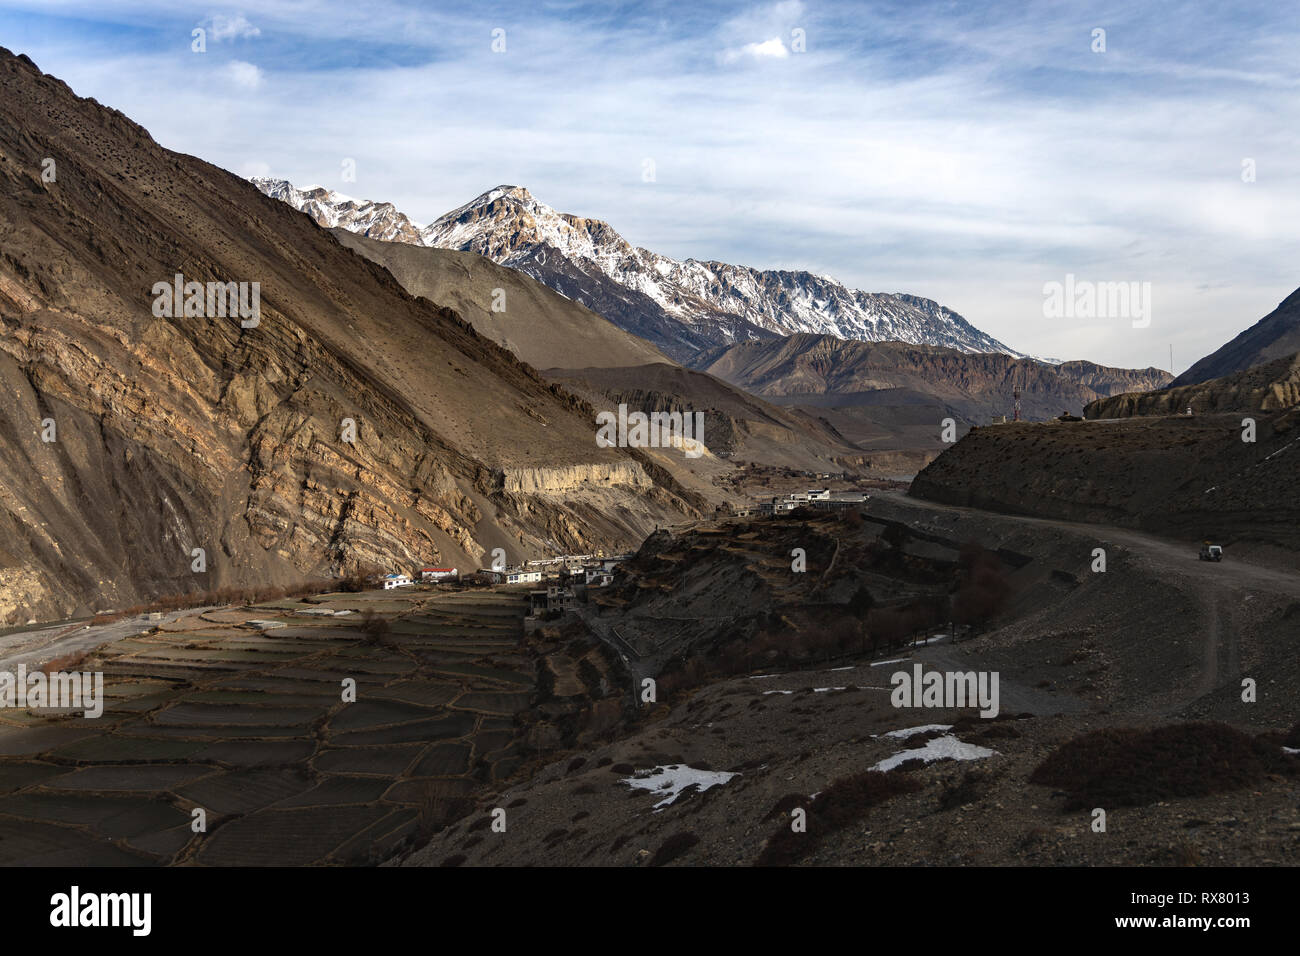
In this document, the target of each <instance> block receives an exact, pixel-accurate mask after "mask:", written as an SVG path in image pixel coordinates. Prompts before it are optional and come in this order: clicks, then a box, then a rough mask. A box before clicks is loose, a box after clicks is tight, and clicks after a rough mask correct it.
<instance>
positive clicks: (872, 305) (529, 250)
mask: <svg viewBox="0 0 1300 956" xmlns="http://www.w3.org/2000/svg"><path fill="white" fill-rule="evenodd" d="M253 182H254V185H256V186H257V187H258V188H259V189H260V190H262V192H264V193H266V194H267V195H269V196H273V197H274V198H277V199H283V200H284V201H286V202H289V203H290V204H291V205H293V206H294V207H295V208H297V209H300V210H302V211H304V212H307V213H308V215H311V216H312V217H313V218H315V219H316V221H317V222H319V223H320V224H321V225H327V226H342V227H343V228H346V229H348V230H349V231H353V232H362V233H363V234H364V235H368V236H371V237H373V238H378V239H389V240H390V241H400V242H412V243H415V244H417V245H426V246H435V247H439V248H444V249H458V250H464V251H470V252H476V253H478V254H480V255H483V256H486V257H487V258H489V259H492V260H493V261H494V262H497V263H499V264H501V265H505V266H509V267H512V268H516V269H519V270H520V271H523V272H526V273H527V274H529V275H531V276H533V278H535V279H538V280H540V281H542V282H544V283H545V284H547V285H549V286H551V287H552V288H553V289H555V290H556V291H558V292H560V293H561V294H563V295H565V296H567V297H569V298H572V299H575V300H576V301H578V302H581V303H582V304H583V305H585V306H587V307H588V308H591V309H592V310H593V311H595V312H598V313H601V314H603V315H605V316H606V318H609V319H610V320H611V321H614V322H615V323H616V324H619V325H622V326H623V327H624V328H627V329H628V330H629V331H632V332H634V333H636V334H642V335H647V337H651V338H652V340H654V341H656V344H659V345H660V346H661V347H666V348H670V349H671V348H672V347H673V346H674V345H675V346H676V350H677V351H678V353H679V354H681V353H686V352H690V351H692V350H693V349H697V348H699V347H704V346H708V345H722V344H730V343H731V342H734V341H736V340H737V339H745V338H757V337H774V336H784V335H791V334H794V333H798V332H810V333H815V334H825V335H833V336H836V337H838V338H842V339H860V340H864V341H870V342H877V341H886V340H894V341H901V342H908V343H912V344H920V345H941V346H947V347H950V348H956V349H959V350H961V351H964V352H1002V353H1006V354H1008V355H1012V356H1015V357H1018V358H1019V357H1024V356H1023V355H1022V353H1019V352H1016V351H1015V350H1013V349H1010V348H1008V347H1007V346H1006V345H1003V344H1002V343H1001V342H999V341H997V340H996V339H994V338H992V337H991V336H989V335H987V334H985V333H983V332H981V331H980V330H978V329H976V328H975V327H974V326H972V325H971V324H970V323H969V322H967V321H966V320H965V319H964V318H962V316H960V315H958V314H957V313H956V312H953V311H952V310H951V309H948V308H946V307H944V306H942V305H940V304H939V303H937V302H934V301H932V300H930V299H924V298H921V297H919V296H913V295H907V294H904V293H881V292H862V291H859V290H855V289H850V288H848V287H847V286H845V285H844V284H843V283H841V282H839V281H838V280H836V279H834V278H831V277H830V276H822V275H815V274H813V273H810V272H806V271H784V270H759V269H752V268H750V267H747V266H738V265H731V264H728V263H723V262H716V261H711V260H710V261H701V260H697V259H684V260H677V259H672V258H670V257H668V256H661V255H659V254H657V253H655V252H651V251H650V250H648V249H643V248H641V247H638V246H634V245H632V244H631V243H629V242H628V241H627V240H626V239H624V238H623V237H622V236H621V235H619V233H618V232H617V231H615V230H614V228H613V227H611V226H610V225H609V224H608V223H607V222H604V221H603V220H600V219H588V218H585V217H581V216H574V215H570V214H568V213H560V212H557V211H556V210H555V209H553V208H552V207H550V206H548V205H546V204H545V203H542V202H540V201H539V200H537V199H536V198H535V197H534V196H533V195H532V194H531V193H530V192H529V191H528V190H527V189H526V188H525V187H522V186H513V185H505V184H502V185H498V186H495V187H494V188H492V189H489V190H487V191H485V192H484V193H482V194H480V195H479V196H476V197H475V198H474V199H472V200H470V201H469V202H468V203H465V204H464V205H463V206H460V207H458V208H456V209H453V210H451V211H450V212H448V213H446V214H445V215H443V216H440V217H439V218H438V219H436V220H434V222H433V223H431V224H430V225H428V226H426V227H422V228H421V227H417V226H416V225H415V224H414V223H412V222H411V220H409V219H408V218H407V217H406V216H404V215H403V214H401V213H399V212H397V210H396V209H395V208H394V207H393V206H392V204H391V203H369V202H361V203H358V202H357V201H355V200H352V201H349V202H342V201H340V199H339V194H337V193H331V192H330V191H328V190H319V191H315V192H310V191H306V190H295V189H294V187H293V186H292V185H291V184H289V183H288V182H286V181H284V180H263V179H257V180H254V181H253ZM556 257H558V258H559V259H560V260H563V261H559V262H557V261H556ZM587 280H589V281H587ZM620 288H621V289H622V290H625V291H624V292H619V289H620ZM592 289H595V290H596V291H591V290H592ZM629 293H630V296H629V295H628V294H629ZM656 308H657V309H658V310H661V312H662V313H663V314H662V315H658V316H654V315H649V316H647V315H645V314H644V313H646V312H647V310H649V311H653V310H654V309H656ZM674 323H676V324H679V325H680V326H682V327H683V328H681V329H680V330H678V331H677V332H672V331H671V329H669V327H670V326H672V325H673V324H674ZM665 330H668V331H665ZM656 333H657V334H658V335H659V336H660V337H661V338H658V339H657V338H656V337H655V336H656ZM664 337H667V338H664ZM670 339H671V341H670ZM670 354H671V353H670Z"/></svg>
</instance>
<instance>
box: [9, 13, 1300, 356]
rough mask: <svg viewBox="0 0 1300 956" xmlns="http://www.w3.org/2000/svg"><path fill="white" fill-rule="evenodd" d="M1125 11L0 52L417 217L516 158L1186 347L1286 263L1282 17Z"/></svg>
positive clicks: (98, 27) (441, 207)
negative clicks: (1089, 292)
mask: <svg viewBox="0 0 1300 956" xmlns="http://www.w3.org/2000/svg"><path fill="white" fill-rule="evenodd" d="M1134 6H1135V5H1134V4H1132V3H1131V2H1123V3H1094V4H1088V3H1072V2H1050V3H1049V2H1029V3H1006V4H980V3H960V4H959V3H939V2H924V0H916V2H898V3H834V2H814V0H802V2H801V0H785V2H778V3H764V4H739V3H711V2H708V0H698V2H691V3H655V2H637V3H627V4H619V3H614V2H604V3H579V2H546V0H540V2H538V0H534V2H523V3H491V2H481V3H463V4H460V3H457V4H451V3H436V4H430V3H418V2H397V0H354V2H334V0H259V2H258V3H257V4H249V5H248V6H247V7H240V6H212V5H209V4H191V3H183V2H181V3H161V2H148V0H142V2H135V0H121V2H112V0H39V2H21V0H18V2H15V0H0V45H3V46H6V47H8V48H9V49H11V50H14V51H16V52H23V53H26V54H28V55H29V56H31V57H32V59H33V60H35V62H36V63H37V64H38V65H39V66H40V67H41V68H42V69H43V70H45V71H46V72H49V73H53V74H54V75H56V76H59V77H60V78H62V79H64V80H66V81H67V82H68V83H69V85H71V86H72V88H73V89H74V90H75V91H76V92H77V93H79V94H81V95H83V96H93V97H95V98H96V99H98V100H99V101H100V102H102V103H105V104H107V105H110V106H113V107H116V108H118V109H120V110H122V111H123V112H124V113H126V114H127V115H128V116H130V117H131V118H132V119H134V120H136V121H137V122H139V123H141V124H142V125H143V126H145V127H146V128H147V129H148V130H149V131H150V132H151V133H152V134H153V136H154V137H155V139H157V140H158V141H159V142H160V143H162V144H163V145H164V146H167V147H168V148H171V149H176V150H180V151H183V152H187V153H192V154H194V155H197V156H200V157H202V158H204V159H206V160H208V161H210V162H213V163H216V164H217V165H220V166H223V167H225V168H227V169H229V170H231V171H233V172H236V173H239V174H241V175H275V176H282V177H284V178H287V179H290V180H292V181H293V182H295V183H296V184H298V185H305V184H308V183H320V184H323V185H326V186H330V187H331V188H335V189H339V190H340V191H342V192H345V193H347V194H349V195H352V196H357V197H359V198H368V199H381V200H390V201H392V202H395V203H396V204H397V205H398V207H399V208H401V209H402V210H403V211H405V212H407V213H408V214H409V215H410V216H411V217H412V218H414V219H416V220H419V221H422V222H428V221H430V220H432V219H434V218H436V217H437V216H438V215H440V214H441V213H443V212H446V211H447V210H449V209H451V208H454V207H455V206H458V205H460V204H462V203H464V202H467V201H468V200H470V199H471V198H473V197H474V196H476V195H478V194H479V193H481V192H483V191H484V190H486V189H489V188H491V187H492V186H495V185H498V184H502V183H510V184H517V185H524V186H527V187H528V188H529V189H530V190H531V191H532V193H533V195H534V196H536V197H537V198H538V199H540V200H541V201H543V202H546V203H548V204H550V205H552V206H554V207H556V208H558V209H560V210H561V211H564V212H571V213H575V214H579V215H584V216H589V217H593V218H600V219H605V220H607V221H608V222H610V223H611V224H612V225H613V226H614V227H615V228H616V229H617V230H618V231H619V232H621V233H622V234H623V236H624V237H625V238H627V239H628V240H629V241H631V242H633V243H635V244H637V245H641V246H645V247H647V248H650V249H653V250H655V251H656V252H660V253H663V254H666V255H671V256H675V257H678V258H685V257H689V256H693V257H696V258H702V259H717V260H721V261H726V262H737V263H742V264H745V265H751V266H756V267H761V268H785V269H809V270H811V271H814V272H818V273H825V274H829V275H833V276H835V277H836V278H839V279H840V280H842V281H844V282H846V283H847V284H849V285H851V286H854V287H856V288H861V289H866V290H869V291H883V292H911V293H915V294H918V295H924V296H928V297H930V298H933V299H937V300H938V301H940V302H942V303H943V304H945V305H947V306H949V307H950V308H952V309H955V310H956V311H958V312H960V313H962V314H963V315H964V316H966V318H968V319H969V320H970V321H971V322H973V323H974V324H975V325H976V326H978V327H980V328H982V329H984V330H985V331H987V332H989V333H990V334H992V335H994V336H996V337H997V338H999V339H1001V340H1003V341H1004V342H1006V343H1008V344H1009V345H1011V346H1012V347H1014V348H1017V349H1020V350H1022V351H1027V352H1031V353H1033V354H1038V355H1049V356H1056V357H1060V358H1089V359H1093V360H1095V361H1100V362H1104V363H1107V364H1113V365H1127V366H1147V365H1158V366H1161V367H1167V366H1168V364H1169V345H1170V344H1172V345H1173V347H1174V367H1175V370H1178V371H1181V370H1182V369H1184V368H1186V367H1187V366H1188V365H1189V364H1191V363H1192V362H1193V361H1194V360H1195V359H1197V358H1199V357H1200V356H1201V355H1203V354H1205V353H1207V352H1209V351H1212V350H1213V349H1215V348H1217V347H1218V346H1219V345H1220V344H1222V342H1224V341H1226V340H1227V339H1228V338H1230V337H1231V336H1233V335H1235V334H1236V333H1237V332H1239V331H1240V330H1241V329H1243V328H1246V327H1247V326H1249V325H1251V324H1253V323H1254V322H1255V321H1256V320H1258V319H1259V318H1260V317H1262V316H1263V315H1264V314H1265V313H1267V312H1268V311H1270V310H1271V309H1272V308H1273V307H1274V306H1276V304H1277V303H1278V302H1279V301H1280V300H1281V299H1282V298H1284V297H1285V296H1286V295H1287V294H1289V293H1290V292H1291V291H1292V290H1294V289H1295V288H1296V287H1297V286H1300V231H1298V230H1297V228H1296V224H1297V223H1300V122H1298V120H1300V73H1298V71H1297V68H1296V65H1295V64H1296V61H1297V57H1296V51H1297V50H1298V49H1300V11H1297V9H1296V8H1295V7H1294V6H1293V5H1291V4H1287V3H1276V2H1270V3H1255V2H1235V3H1233V4H1224V3H1217V2H1187V3H1152V4H1143V5H1142V6H1143V8H1144V9H1142V10H1135V9H1133V7H1134ZM196 27H202V28H204V29H205V30H206V31H207V50H206V52H205V53H202V54H197V53H194V52H192V51H191V31H192V30H193V29H194V28H196ZM1098 28H1100V29H1104V30H1105V31H1106V34H1105V41H1106V44H1105V45H1106V49H1105V51H1104V52H1096V51H1094V49H1093V46H1094V45H1095V43H1094V38H1093V31H1094V30H1096V29H1098ZM497 30H503V31H505V32H504V39H505V50H504V52H494V51H493V49H492V44H493V31H497ZM795 31H802V34H799V33H796V32H795ZM497 35H498V36H500V34H497ZM799 36H802V37H803V47H804V48H803V49H802V50H799V49H798V46H799V43H798V37H799ZM345 159H353V160H355V162H356V181H355V182H345V181H344V180H343V177H342V171H343V162H344V160H345ZM647 160H649V161H651V162H653V164H654V181H653V182H646V181H645V179H644V177H643V170H644V169H645V168H646V165H645V164H646V161H647ZM1246 160H1253V162H1254V168H1255V181H1254V182H1244V181H1243V177H1242V164H1243V162H1244V161H1246ZM1067 274H1073V275H1074V276H1075V277H1076V279H1077V280H1084V281H1095V282H1114V281H1139V282H1150V283H1151V296H1152V302H1151V322H1150V325H1149V326H1148V327H1145V328H1134V327H1133V323H1131V322H1130V321H1127V320H1125V319H1118V318H1115V319H1083V318H1046V317H1044V309H1043V302H1044V292H1043V286H1044V283H1047V282H1053V281H1055V282H1061V281H1064V279H1065V276H1066V275H1067Z"/></svg>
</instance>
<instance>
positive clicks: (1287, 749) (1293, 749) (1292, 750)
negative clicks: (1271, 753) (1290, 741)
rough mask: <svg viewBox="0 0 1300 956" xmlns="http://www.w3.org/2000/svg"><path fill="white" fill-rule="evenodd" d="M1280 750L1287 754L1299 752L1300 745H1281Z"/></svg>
mask: <svg viewBox="0 0 1300 956" xmlns="http://www.w3.org/2000/svg"><path fill="white" fill-rule="evenodd" d="M1282 751H1283V752H1284V753H1289V754H1300V747H1283V748H1282Z"/></svg>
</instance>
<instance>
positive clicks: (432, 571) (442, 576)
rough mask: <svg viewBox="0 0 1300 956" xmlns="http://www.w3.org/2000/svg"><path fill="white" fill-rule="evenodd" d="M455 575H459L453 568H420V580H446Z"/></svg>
mask: <svg viewBox="0 0 1300 956" xmlns="http://www.w3.org/2000/svg"><path fill="white" fill-rule="evenodd" d="M457 577H460V572H459V571H458V570H457V569H455V568H420V580H421V581H446V580H448V579H450V578H457Z"/></svg>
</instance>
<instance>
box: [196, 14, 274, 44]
mask: <svg viewBox="0 0 1300 956" xmlns="http://www.w3.org/2000/svg"><path fill="white" fill-rule="evenodd" d="M199 26H201V27H203V28H204V29H205V30H207V32H208V39H209V40H213V41H215V42H217V43H220V42H221V41H222V40H235V39H244V38H245V37H256V36H261V35H262V31H261V30H259V29H258V28H257V27H255V26H253V25H252V24H251V23H249V22H248V18H247V17H245V16H244V15H243V14H242V13H237V14H235V15H234V16H233V17H227V16H223V15H222V14H220V13H214V14H212V15H211V16H209V17H207V18H205V19H203V20H201V21H200V22H199Z"/></svg>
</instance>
